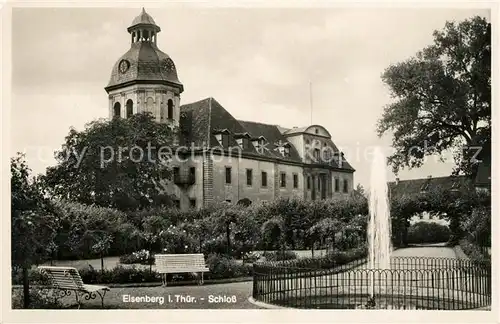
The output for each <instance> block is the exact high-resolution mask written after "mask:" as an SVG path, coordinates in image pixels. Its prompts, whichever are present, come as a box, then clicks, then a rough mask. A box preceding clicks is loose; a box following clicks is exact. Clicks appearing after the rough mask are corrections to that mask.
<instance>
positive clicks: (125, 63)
mask: <svg viewBox="0 0 500 324" xmlns="http://www.w3.org/2000/svg"><path fill="white" fill-rule="evenodd" d="M129 67H130V63H129V62H128V61H127V60H121V62H120V65H118V69H119V70H120V72H121V73H125V72H127V70H128V68H129Z"/></svg>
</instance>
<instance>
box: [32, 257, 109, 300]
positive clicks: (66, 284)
mask: <svg viewBox="0 0 500 324" xmlns="http://www.w3.org/2000/svg"><path fill="white" fill-rule="evenodd" d="M38 269H39V270H40V272H41V273H42V274H44V275H46V276H47V278H48V279H49V281H50V286H49V287H47V289H49V290H50V291H51V293H52V292H53V291H54V290H58V291H59V292H58V293H59V297H65V296H69V295H71V291H73V292H74V294H75V297H76V302H77V303H78V308H80V305H81V303H80V294H82V296H85V300H90V299H95V298H96V297H97V296H96V293H97V294H98V295H99V297H101V306H102V307H103V308H104V296H105V295H106V292H107V291H109V290H110V289H109V287H106V286H97V285H86V284H84V283H83V280H82V278H81V277H80V273H79V272H78V270H76V268H73V267H49V266H39V267H38ZM101 291H102V293H101Z"/></svg>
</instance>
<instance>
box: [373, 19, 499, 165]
mask: <svg viewBox="0 0 500 324" xmlns="http://www.w3.org/2000/svg"><path fill="white" fill-rule="evenodd" d="M433 35H434V44H432V45H430V46H428V47H426V48H424V49H423V50H422V51H420V52H419V53H417V54H416V56H415V57H412V58H410V59H409V60H406V61H404V62H401V63H397V64H394V65H391V66H389V67H388V68H387V69H386V70H385V72H384V73H383V75H382V79H383V81H384V82H385V83H386V84H387V85H388V86H389V89H390V91H391V94H392V96H393V98H394V99H395V101H394V102H393V103H391V104H389V105H388V106H386V107H385V110H384V113H383V115H382V118H381V119H380V120H379V121H378V124H377V133H378V135H379V136H382V135H384V134H386V133H387V132H389V131H390V132H392V134H393V139H392V145H393V147H394V148H395V150H396V152H395V154H393V155H392V156H390V157H389V162H390V164H391V165H392V166H393V169H394V172H397V171H398V170H399V169H400V168H404V167H409V168H414V167H419V166H421V165H422V163H423V162H424V158H425V156H428V155H434V154H437V155H440V156H441V157H442V156H443V155H442V153H444V152H445V151H448V150H449V151H452V152H454V154H455V162H456V169H455V173H459V172H463V173H465V174H471V173H472V172H473V170H474V165H475V164H474V162H475V161H474V158H475V154H476V153H477V152H478V147H480V146H482V145H484V144H485V143H486V142H487V141H488V139H489V138H490V137H491V135H490V132H491V24H490V23H488V22H487V21H486V19H484V18H481V17H474V18H471V19H468V20H464V21H462V22H459V23H455V22H447V23H446V25H445V27H444V29H443V30H442V31H435V32H434V34H433Z"/></svg>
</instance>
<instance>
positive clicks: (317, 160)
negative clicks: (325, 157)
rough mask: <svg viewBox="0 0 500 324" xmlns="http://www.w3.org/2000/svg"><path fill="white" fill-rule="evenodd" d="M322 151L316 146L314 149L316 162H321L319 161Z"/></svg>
mask: <svg viewBox="0 0 500 324" xmlns="http://www.w3.org/2000/svg"><path fill="white" fill-rule="evenodd" d="M320 153H321V152H320V150H319V149H317V148H316V149H314V160H315V161H316V162H319V161H320V159H321V156H320Z"/></svg>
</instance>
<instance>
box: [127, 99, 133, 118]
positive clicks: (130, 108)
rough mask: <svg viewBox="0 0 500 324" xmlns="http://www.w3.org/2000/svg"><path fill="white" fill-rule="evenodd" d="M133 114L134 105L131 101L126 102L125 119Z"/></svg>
mask: <svg viewBox="0 0 500 324" xmlns="http://www.w3.org/2000/svg"><path fill="white" fill-rule="evenodd" d="M133 114H134V103H133V101H132V99H129V100H127V118H130V117H132V115H133Z"/></svg>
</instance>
